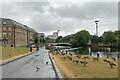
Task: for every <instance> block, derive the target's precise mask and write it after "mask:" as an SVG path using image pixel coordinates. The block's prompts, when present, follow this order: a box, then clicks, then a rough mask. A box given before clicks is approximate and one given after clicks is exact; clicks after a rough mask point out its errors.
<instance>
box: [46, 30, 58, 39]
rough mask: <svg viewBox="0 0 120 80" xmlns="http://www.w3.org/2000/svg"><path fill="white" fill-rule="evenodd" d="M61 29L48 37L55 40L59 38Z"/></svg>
mask: <svg viewBox="0 0 120 80" xmlns="http://www.w3.org/2000/svg"><path fill="white" fill-rule="evenodd" d="M59 31H60V30H58V31H57V32H53V35H48V36H47V37H48V38H50V39H52V40H54V41H55V40H56V39H57V38H58V33H59Z"/></svg>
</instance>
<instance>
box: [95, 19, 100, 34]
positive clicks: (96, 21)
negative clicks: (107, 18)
mask: <svg viewBox="0 0 120 80" xmlns="http://www.w3.org/2000/svg"><path fill="white" fill-rule="evenodd" d="M98 22H99V21H98V20H95V23H96V36H98Z"/></svg>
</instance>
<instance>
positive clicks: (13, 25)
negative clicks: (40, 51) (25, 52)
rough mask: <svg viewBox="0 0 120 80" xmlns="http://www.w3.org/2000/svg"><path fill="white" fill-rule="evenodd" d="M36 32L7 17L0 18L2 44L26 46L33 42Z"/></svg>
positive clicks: (0, 41)
mask: <svg viewBox="0 0 120 80" xmlns="http://www.w3.org/2000/svg"><path fill="white" fill-rule="evenodd" d="M36 35H37V32H36V31H35V30H34V29H32V28H30V27H27V26H26V25H23V24H21V23H19V22H16V21H14V20H12V19H8V18H0V43H1V45H2V46H11V45H13V46H14V47H15V46H26V45H27V44H29V43H33V42H34V37H36Z"/></svg>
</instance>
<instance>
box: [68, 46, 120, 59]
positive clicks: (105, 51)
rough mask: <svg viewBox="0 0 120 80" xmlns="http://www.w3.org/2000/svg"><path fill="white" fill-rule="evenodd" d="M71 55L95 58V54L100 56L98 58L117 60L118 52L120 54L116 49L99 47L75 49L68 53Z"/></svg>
mask: <svg viewBox="0 0 120 80" xmlns="http://www.w3.org/2000/svg"><path fill="white" fill-rule="evenodd" d="M70 52H72V53H73V54H77V55H79V54H80V55H81V54H82V55H86V56H90V53H91V56H94V57H97V54H98V53H99V54H100V57H107V56H108V55H109V57H115V58H117V55H118V52H120V51H119V50H118V49H117V48H108V47H99V48H91V47H82V48H80V49H76V50H73V51H70Z"/></svg>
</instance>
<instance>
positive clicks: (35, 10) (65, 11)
mask: <svg viewBox="0 0 120 80" xmlns="http://www.w3.org/2000/svg"><path fill="white" fill-rule="evenodd" d="M61 4H62V3H56V5H60V6H59V7H57V8H55V7H54V6H52V5H54V4H52V3H49V2H38V3H36V2H21V3H20V2H19V3H17V2H16V3H3V5H2V14H3V15H2V16H1V17H7V18H11V19H14V20H16V21H18V22H20V23H23V24H26V25H28V26H29V27H32V28H34V29H35V30H36V31H38V32H45V33H50V32H52V31H56V30H58V29H60V30H61V32H62V34H63V35H66V34H69V33H76V32H77V31H79V30H82V29H86V30H88V31H90V33H92V34H94V33H95V32H94V30H95V23H94V20H95V19H96V18H98V19H100V25H99V26H100V31H99V32H100V35H101V34H102V33H103V31H104V30H110V29H112V30H115V29H117V14H118V13H117V3H114V2H85V3H83V4H82V5H79V3H78V4H77V5H76V4H73V3H72V2H69V4H70V6H69V5H68V4H67V3H66V4H64V3H63V4H64V5H61Z"/></svg>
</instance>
